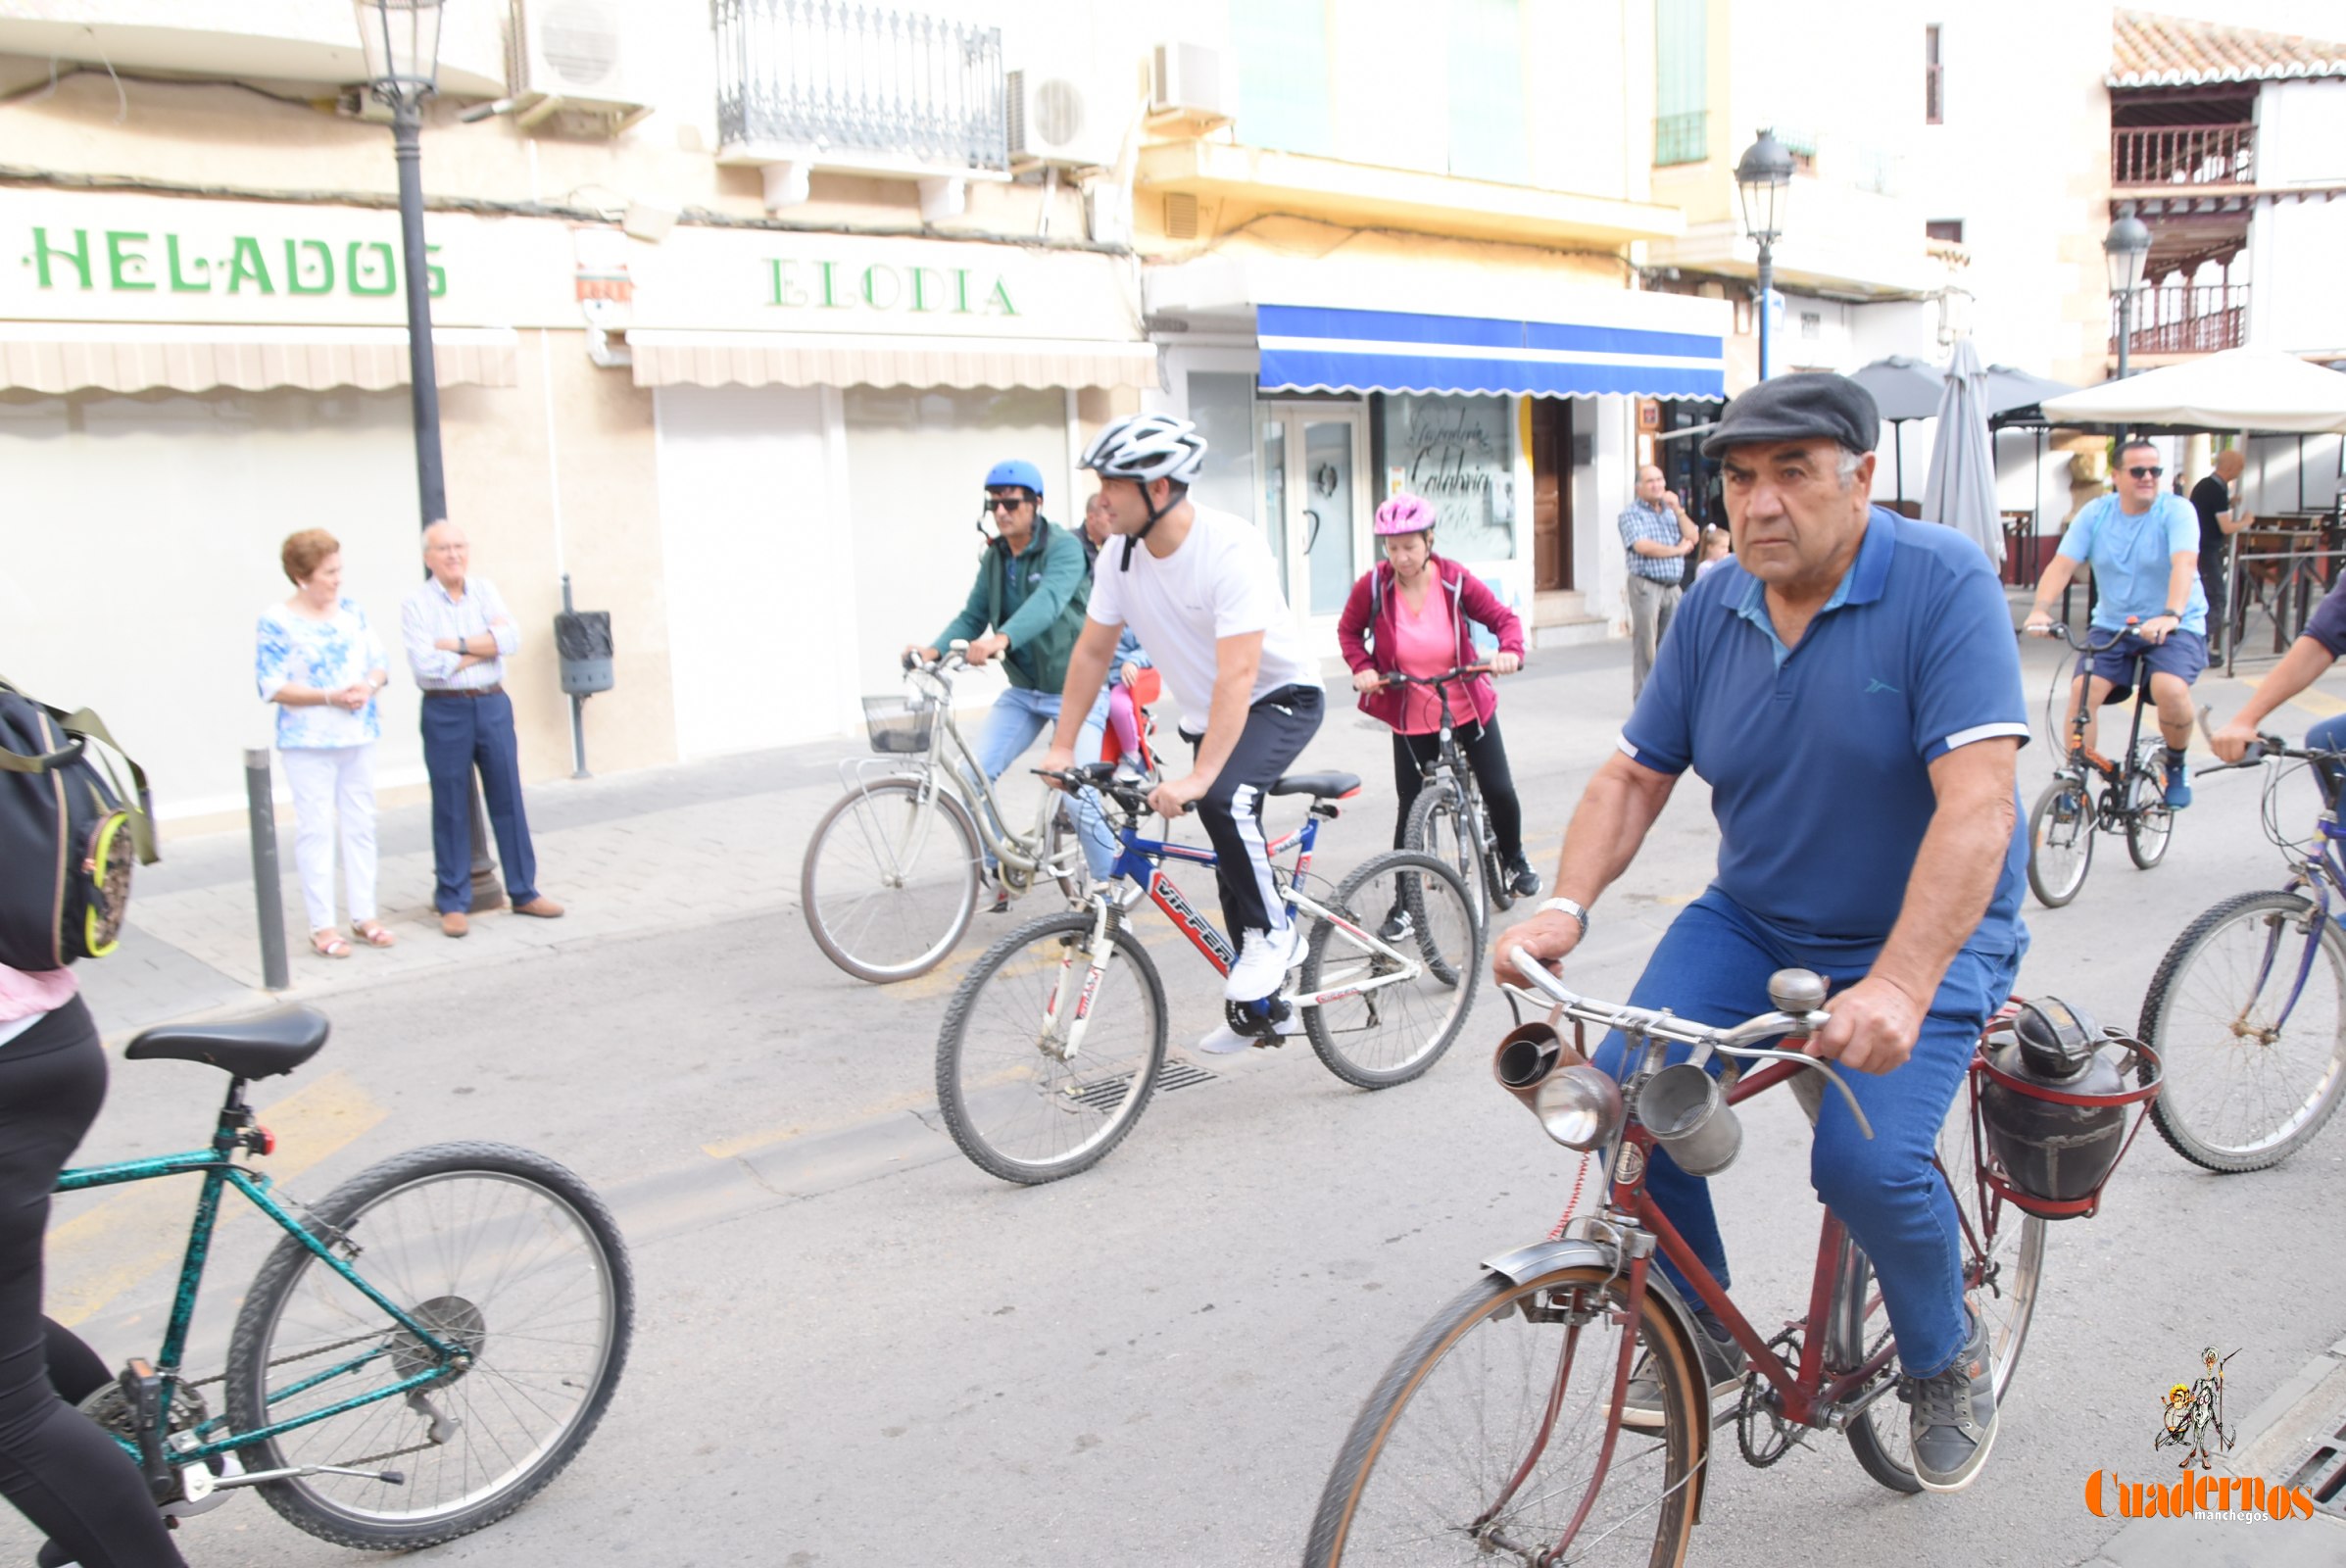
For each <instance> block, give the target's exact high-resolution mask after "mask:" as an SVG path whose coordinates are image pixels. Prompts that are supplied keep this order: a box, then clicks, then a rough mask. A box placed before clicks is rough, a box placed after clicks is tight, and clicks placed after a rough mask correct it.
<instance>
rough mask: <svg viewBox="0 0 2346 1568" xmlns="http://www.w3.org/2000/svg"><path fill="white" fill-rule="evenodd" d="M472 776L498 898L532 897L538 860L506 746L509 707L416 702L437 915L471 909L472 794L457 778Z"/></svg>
mask: <svg viewBox="0 0 2346 1568" xmlns="http://www.w3.org/2000/svg"><path fill="white" fill-rule="evenodd" d="M476 766H477V767H478V768H479V769H480V796H481V804H482V805H484V806H486V807H487V808H488V809H489V826H490V828H491V829H492V830H493V831H494V832H495V834H496V836H497V854H498V857H499V858H501V859H502V860H504V862H505V896H506V897H507V898H509V899H511V900H512V901H513V903H515V904H527V903H528V902H529V901H530V900H532V899H534V898H536V897H537V896H538V857H537V854H536V852H535V851H534V850H532V849H531V848H530V843H529V817H528V816H527V814H526V813H524V812H523V811H522V809H521V759H520V754H519V753H518V752H517V751H516V750H515V748H514V744H513V700H512V699H511V698H509V697H507V696H506V695H505V694H504V693H503V692H500V693H498V694H497V695H495V696H493V697H426V698H425V699H424V700H423V770H424V772H425V773H427V774H428V775H430V777H431V781H432V870H433V873H434V878H435V882H436V885H435V886H434V887H433V889H432V907H434V908H436V909H438V910H439V911H440V912H441V913H442V914H448V913H451V912H462V911H464V910H466V909H469V908H471V907H472V791H471V789H470V788H469V787H468V786H467V785H466V783H465V777H464V776H465V775H466V774H467V773H469V772H470V771H471V770H472V769H473V768H474V767H476Z"/></svg>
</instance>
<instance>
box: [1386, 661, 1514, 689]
mask: <svg viewBox="0 0 2346 1568" xmlns="http://www.w3.org/2000/svg"><path fill="white" fill-rule="evenodd" d="M1496 673H1497V671H1496V670H1493V669H1492V668H1491V666H1490V665H1489V664H1460V665H1459V666H1458V667H1457V668H1456V669H1449V670H1444V671H1442V673H1441V674H1439V675H1405V674H1403V673H1402V672H1401V671H1399V670H1397V669H1396V670H1393V671H1391V672H1389V673H1387V674H1386V676H1385V684H1386V685H1388V686H1446V685H1448V684H1450V683H1451V682H1453V681H1461V680H1465V679H1466V678H1467V677H1468V676H1470V675H1495V674H1496Z"/></svg>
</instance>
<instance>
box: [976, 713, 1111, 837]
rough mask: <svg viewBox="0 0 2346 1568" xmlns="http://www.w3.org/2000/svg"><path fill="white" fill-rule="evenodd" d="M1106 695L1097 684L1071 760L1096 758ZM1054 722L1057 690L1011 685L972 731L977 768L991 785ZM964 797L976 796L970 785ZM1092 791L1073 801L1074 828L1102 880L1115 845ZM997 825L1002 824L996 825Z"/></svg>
mask: <svg viewBox="0 0 2346 1568" xmlns="http://www.w3.org/2000/svg"><path fill="white" fill-rule="evenodd" d="M1107 708H1108V694H1107V689H1106V688H1105V687H1104V686H1103V687H1101V688H1100V697H1099V699H1098V700H1097V701H1096V702H1094V703H1093V704H1092V711H1091V712H1090V713H1088V714H1086V715H1085V717H1084V727H1083V731H1082V733H1081V734H1079V735H1078V736H1076V739H1075V760H1076V761H1077V762H1079V763H1080V762H1097V761H1099V760H1100V746H1101V743H1102V742H1103V741H1104V739H1105V738H1106V735H1107ZM1058 721H1059V694H1058V693H1057V692H1043V691H1029V690H1027V689H1026V688H1024V687H1019V686H1013V687H1011V688H1010V689H1009V690H1008V691H1006V692H1003V693H1002V695H1001V696H1000V697H998V698H996V699H995V700H994V707H993V710H992V711H989V712H988V713H987V714H986V727H985V728H984V729H983V730H981V731H979V732H978V742H977V745H976V747H974V748H973V750H974V751H975V752H976V753H977V763H978V766H979V767H981V768H983V769H985V772H986V780H987V782H988V783H992V782H993V781H994V780H996V779H998V778H1000V777H1002V774H1003V773H1004V772H1005V771H1007V770H1008V768H1009V765H1010V764H1011V763H1012V762H1014V761H1016V760H1018V757H1019V755H1020V754H1021V753H1023V752H1024V751H1025V750H1026V749H1027V748H1028V747H1030V746H1032V745H1034V744H1035V738H1036V737H1037V736H1039V735H1041V734H1042V733H1043V732H1044V731H1045V730H1047V729H1049V728H1051V726H1052V725H1055V724H1056V723H1058ZM969 793H970V795H971V796H972V797H973V798H974V797H976V795H977V788H976V786H975V784H974V782H973V783H972V785H971V787H970V792H969ZM1096 802H1097V796H1096V794H1095V792H1093V791H1089V790H1087V791H1085V792H1084V794H1083V795H1082V796H1079V797H1077V798H1076V799H1075V801H1074V803H1073V804H1074V807H1075V829H1076V834H1077V837H1078V838H1079V839H1080V840H1081V841H1082V843H1083V847H1084V859H1085V861H1086V862H1087V863H1088V864H1089V865H1090V866H1091V868H1092V875H1093V877H1094V879H1096V880H1098V881H1101V882H1104V881H1106V880H1107V879H1108V876H1109V874H1110V873H1111V872H1112V871H1113V870H1114V869H1115V865H1116V857H1117V855H1118V854H1119V853H1120V851H1121V847H1120V846H1119V845H1118V844H1117V842H1116V836H1115V835H1114V834H1113V833H1110V832H1109V831H1108V826H1107V822H1106V819H1105V818H1103V817H1101V816H1100V808H1099V806H1098V805H1097V804H1096ZM996 825H997V826H1002V825H1004V824H1000V823H998V824H996ZM994 863H995V862H994V857H993V856H991V855H988V856H987V857H986V869H987V870H989V871H991V870H993V869H994Z"/></svg>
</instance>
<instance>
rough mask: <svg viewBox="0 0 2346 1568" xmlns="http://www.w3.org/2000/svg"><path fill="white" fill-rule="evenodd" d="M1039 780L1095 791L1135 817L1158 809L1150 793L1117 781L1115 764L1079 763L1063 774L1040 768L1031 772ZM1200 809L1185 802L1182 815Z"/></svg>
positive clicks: (1064, 787)
mask: <svg viewBox="0 0 2346 1568" xmlns="http://www.w3.org/2000/svg"><path fill="white" fill-rule="evenodd" d="M1032 771H1033V772H1034V774H1035V775H1036V776H1037V777H1038V778H1047V779H1050V780H1051V782H1052V783H1054V784H1057V785H1059V786H1060V787H1061V788H1063V789H1067V790H1070V791H1072V790H1079V789H1085V788H1090V789H1096V790H1099V791H1100V793H1101V794H1103V795H1105V796H1106V797H1107V798H1108V799H1109V800H1111V801H1114V802H1115V803H1116V804H1117V805H1118V806H1121V807H1123V808H1124V809H1126V810H1128V811H1130V812H1132V813H1133V814H1134V815H1136V816H1147V815H1149V813H1150V812H1151V811H1153V810H1155V808H1154V807H1152V806H1150V805H1149V792H1148V791H1146V790H1144V789H1141V788H1139V787H1138V786H1137V785H1133V784H1128V783H1126V782H1125V781H1124V780H1122V779H1120V778H1118V777H1116V764H1115V763H1113V762H1078V763H1077V764H1076V765H1075V766H1073V767H1071V768H1066V769H1064V770H1062V769H1059V768H1052V767H1038V768H1035V769H1033V770H1032ZM1196 809H1197V802H1196V801H1184V802H1183V803H1182V806H1181V814H1182V815H1184V816H1187V815H1189V814H1190V813H1191V812H1192V811H1194V810H1196Z"/></svg>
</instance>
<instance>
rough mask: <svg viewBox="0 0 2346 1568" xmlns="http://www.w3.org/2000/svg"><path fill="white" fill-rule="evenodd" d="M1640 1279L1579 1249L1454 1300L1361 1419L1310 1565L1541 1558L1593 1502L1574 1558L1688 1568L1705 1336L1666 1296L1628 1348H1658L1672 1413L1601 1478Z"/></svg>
mask: <svg viewBox="0 0 2346 1568" xmlns="http://www.w3.org/2000/svg"><path fill="white" fill-rule="evenodd" d="M1627 1296H1628V1285H1627V1282H1626V1281H1623V1280H1620V1279H1617V1278H1614V1277H1611V1276H1610V1275H1609V1274H1608V1272H1607V1271H1606V1270H1605V1269H1603V1268H1599V1267H1590V1266H1580V1267H1574V1268H1565V1269H1558V1270H1556V1271H1555V1272H1553V1273H1550V1274H1544V1275H1542V1276H1540V1278H1538V1279H1536V1280H1533V1281H1532V1282H1531V1283H1530V1284H1528V1285H1516V1284H1513V1283H1511V1282H1509V1281H1508V1280H1505V1279H1502V1278H1500V1277H1499V1276H1497V1275H1495V1274H1494V1275H1491V1276H1489V1277H1487V1278H1485V1279H1482V1280H1478V1281H1477V1282H1476V1283H1475V1285H1474V1287H1473V1288H1472V1289H1470V1290H1468V1291H1467V1292H1466V1293H1465V1294H1464V1295H1462V1296H1460V1297H1459V1298H1458V1299H1456V1300H1454V1301H1452V1302H1451V1303H1450V1304H1449V1305H1448V1306H1446V1307H1444V1308H1443V1309H1442V1312H1441V1313H1440V1314H1439V1315H1438V1316H1437V1317H1436V1318H1435V1319H1434V1320H1433V1321H1432V1322H1431V1323H1428V1324H1427V1325H1426V1326H1425V1327H1424V1328H1423V1329H1421V1330H1419V1331H1418V1334H1417V1337H1416V1338H1415V1339H1413V1340H1412V1341H1410V1343H1409V1345H1408V1347H1407V1348H1404V1349H1403V1350H1402V1351H1401V1353H1400V1355H1399V1356H1398V1357H1396V1358H1395V1359H1394V1361H1393V1366H1392V1368H1391V1369H1390V1370H1389V1371H1387V1372H1386V1374H1385V1376H1384V1378H1383V1379H1382V1380H1381V1381H1380V1382H1379V1383H1378V1384H1377V1388H1376V1391H1375V1392H1374V1393H1372V1394H1371V1395H1370V1396H1369V1397H1368V1402H1367V1403H1365V1404H1363V1405H1362V1406H1361V1408H1360V1415H1359V1417H1358V1418H1357V1419H1355V1420H1354V1421H1353V1423H1352V1430H1351V1431H1350V1432H1349V1433H1348V1434H1346V1436H1345V1438H1344V1448H1343V1450H1342V1451H1341V1452H1340V1453H1339V1454H1338V1456H1337V1460H1336V1466H1335V1468H1334V1469H1333V1470H1332V1471H1330V1472H1329V1475H1328V1485H1327V1487H1326V1489H1325V1490H1324V1491H1323V1492H1322V1493H1321V1494H1320V1505H1319V1511H1318V1512H1317V1513H1316V1514H1315V1515H1314V1516H1313V1518H1312V1521H1311V1538H1310V1541H1309V1542H1308V1543H1307V1544H1306V1545H1305V1547H1304V1551H1303V1560H1304V1562H1305V1564H1306V1565H1307V1568H1334V1565H1336V1564H1338V1563H1343V1564H1345V1565H1346V1568H1375V1565H1378V1564H1388V1563H1390V1564H1396V1565H1398V1564H1407V1565H1409V1568H1422V1565H1427V1564H1440V1563H1461V1564H1465V1563H1474V1564H1483V1563H1489V1562H1492V1561H1494V1560H1495V1561H1505V1562H1523V1563H1529V1562H1532V1561H1534V1560H1536V1559H1538V1558H1539V1556H1540V1553H1541V1552H1542V1551H1544V1550H1546V1549H1548V1548H1550V1547H1552V1546H1555V1545H1556V1544H1558V1543H1560V1542H1561V1541H1562V1540H1563V1539H1564V1533H1565V1531H1566V1530H1567V1529H1569V1528H1571V1525H1572V1520H1573V1516H1574V1514H1575V1513H1576V1512H1577V1511H1578V1510H1579V1509H1581V1508H1582V1507H1583V1506H1584V1505H1586V1506H1587V1508H1588V1517H1587V1518H1586V1519H1584V1520H1583V1521H1582V1522H1581V1527H1580V1529H1579V1531H1578V1532H1577V1533H1576V1534H1575V1535H1574V1537H1573V1540H1572V1543H1571V1546H1570V1548H1569V1549H1568V1550H1567V1551H1566V1552H1564V1553H1562V1554H1561V1555H1562V1558H1563V1560H1564V1561H1566V1562H1570V1563H1573V1564H1576V1565H1580V1564H1588V1565H1628V1564H1637V1563H1642V1564H1646V1565H1648V1568H1677V1565H1678V1564H1680V1563H1682V1562H1684V1561H1685V1559H1686V1541H1687V1538H1688V1537H1689V1536H1690V1535H1691V1534H1692V1533H1693V1528H1694V1500H1695V1493H1696V1489H1697V1487H1698V1485H1699V1482H1698V1480H1697V1469H1696V1466H1697V1464H1698V1462H1699V1460H1700V1457H1701V1454H1702V1451H1703V1447H1704V1442H1705V1439H1706V1437H1707V1433H1706V1431H1705V1427H1706V1425H1707V1423H1706V1422H1705V1420H1704V1414H1705V1412H1704V1407H1703V1404H1702V1403H1701V1402H1700V1401H1699V1399H1698V1397H1697V1391H1696V1388H1695V1377H1694V1372H1693V1370H1692V1365H1691V1362H1690V1361H1689V1359H1688V1355H1689V1352H1688V1351H1687V1349H1686V1347H1685V1345H1684V1344H1683V1343H1681V1341H1680V1339H1679V1337H1678V1335H1677V1333H1676V1332H1674V1331H1673V1330H1672V1329H1671V1328H1670V1327H1669V1325H1668V1323H1667V1322H1666V1320H1665V1319H1664V1316H1663V1308H1662V1306H1661V1304H1660V1302H1658V1301H1657V1300H1655V1299H1653V1298H1652V1297H1651V1296H1648V1297H1646V1298H1645V1299H1643V1300H1642V1301H1641V1302H1640V1303H1639V1308H1638V1311H1637V1318H1636V1329H1635V1334H1636V1340H1637V1343H1636V1344H1635V1345H1634V1346H1631V1347H1629V1348H1628V1353H1629V1357H1630V1359H1631V1360H1632V1361H1633V1362H1635V1360H1636V1359H1637V1355H1638V1354H1639V1353H1643V1354H1646V1355H1648V1356H1650V1357H1651V1358H1652V1366H1653V1371H1654V1374H1655V1378H1656V1381H1657V1382H1658V1384H1659V1386H1660V1388H1661V1391H1662V1401H1663V1421H1662V1425H1661V1427H1660V1429H1659V1430H1657V1431H1651V1432H1641V1431H1637V1430H1636V1429H1633V1428H1629V1427H1620V1428H1617V1429H1615V1430H1614V1433H1613V1437H1612V1443H1613V1448H1612V1453H1611V1458H1610V1463H1609V1464H1608V1465H1607V1466H1606V1468H1605V1470H1604V1472H1603V1474H1602V1476H1601V1478H1600V1477H1599V1476H1598V1474H1597V1469H1596V1467H1597V1465H1598V1463H1599V1459H1600V1455H1601V1453H1602V1451H1603V1448H1604V1446H1605V1443H1606V1439H1607V1428H1608V1426H1609V1424H1610V1421H1609V1417H1610V1412H1611V1409H1612V1399H1613V1386H1614V1382H1615V1380H1616V1377H1617V1376H1618V1374H1619V1370H1620V1366H1621V1357H1622V1353H1623V1345H1622V1339H1623V1336H1624V1335H1625V1334H1626V1333H1628V1332H1630V1329H1629V1314H1628V1313H1627V1311H1626V1310H1624V1308H1625V1307H1626V1305H1627ZM1543 1437H1544V1441H1542V1439H1543ZM1600 1481H1601V1484H1600Z"/></svg>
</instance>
